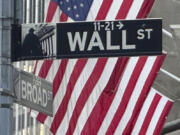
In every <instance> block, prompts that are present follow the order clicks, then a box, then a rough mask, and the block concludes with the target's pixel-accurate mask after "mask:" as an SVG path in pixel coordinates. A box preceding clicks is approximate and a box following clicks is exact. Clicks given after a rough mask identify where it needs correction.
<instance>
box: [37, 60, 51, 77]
mask: <svg viewBox="0 0 180 135" xmlns="http://www.w3.org/2000/svg"><path fill="white" fill-rule="evenodd" d="M52 63H53V61H52V60H44V62H43V64H42V67H41V69H40V71H39V74H38V76H39V77H41V78H46V76H47V74H48V72H49V69H50V68H51V65H52Z"/></svg>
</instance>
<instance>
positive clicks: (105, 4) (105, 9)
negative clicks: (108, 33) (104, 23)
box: [96, 0, 113, 20]
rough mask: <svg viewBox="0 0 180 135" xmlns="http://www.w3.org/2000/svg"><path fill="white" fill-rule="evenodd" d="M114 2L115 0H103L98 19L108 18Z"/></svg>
mask: <svg viewBox="0 0 180 135" xmlns="http://www.w3.org/2000/svg"><path fill="white" fill-rule="evenodd" d="M112 2H113V0H103V3H102V5H101V7H100V9H99V12H98V14H97V16H96V20H104V19H105V18H106V15H107V13H108V11H109V9H110V6H111V4H112Z"/></svg>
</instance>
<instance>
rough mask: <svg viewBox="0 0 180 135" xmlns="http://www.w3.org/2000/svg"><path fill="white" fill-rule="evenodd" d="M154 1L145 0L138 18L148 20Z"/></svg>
mask: <svg viewBox="0 0 180 135" xmlns="http://www.w3.org/2000/svg"><path fill="white" fill-rule="evenodd" d="M153 3H154V0H144V2H143V5H142V6H141V9H140V11H139V13H138V15H137V18H146V17H147V15H148V14H149V12H150V11H151V9H152V6H153Z"/></svg>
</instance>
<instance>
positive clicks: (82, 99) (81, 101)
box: [66, 58, 107, 135]
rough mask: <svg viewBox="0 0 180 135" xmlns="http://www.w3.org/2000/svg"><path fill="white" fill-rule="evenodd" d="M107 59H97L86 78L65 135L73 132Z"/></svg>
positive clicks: (70, 134)
mask: <svg viewBox="0 0 180 135" xmlns="http://www.w3.org/2000/svg"><path fill="white" fill-rule="evenodd" d="M106 62H107V58H99V59H98V62H97V63H96V66H95V67H94V69H93V72H92V73H91V75H90V77H89V78H88V80H87V82H86V84H85V86H84V88H83V89H82V92H81V94H80V96H79V98H78V100H77V102H76V106H75V109H74V111H73V114H72V116H71V120H70V122H69V127H68V130H67V132H66V135H72V134H73V132H74V129H75V127H76V123H77V120H78V117H79V115H80V113H81V111H82V109H83V107H84V105H85V104H86V101H87V100H88V97H89V96H90V94H91V92H92V90H93V89H94V87H95V86H96V83H97V82H98V80H99V78H100V76H101V74H102V72H103V70H104V67H105V65H106Z"/></svg>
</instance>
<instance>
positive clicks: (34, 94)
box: [21, 80, 50, 107]
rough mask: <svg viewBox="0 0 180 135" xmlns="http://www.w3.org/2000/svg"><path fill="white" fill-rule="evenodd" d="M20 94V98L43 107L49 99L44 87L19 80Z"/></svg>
mask: <svg viewBox="0 0 180 135" xmlns="http://www.w3.org/2000/svg"><path fill="white" fill-rule="evenodd" d="M21 87H22V94H21V98H22V99H24V100H28V101H30V102H33V103H34V104H38V105H41V106H43V107H46V106H47V103H48V100H49V99H50V98H49V96H50V93H48V92H49V91H47V90H46V89H44V88H41V87H40V86H38V85H35V84H33V85H32V84H31V83H30V82H26V81H24V80H21Z"/></svg>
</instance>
